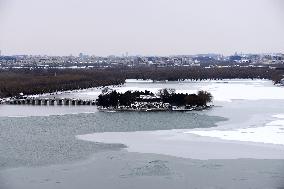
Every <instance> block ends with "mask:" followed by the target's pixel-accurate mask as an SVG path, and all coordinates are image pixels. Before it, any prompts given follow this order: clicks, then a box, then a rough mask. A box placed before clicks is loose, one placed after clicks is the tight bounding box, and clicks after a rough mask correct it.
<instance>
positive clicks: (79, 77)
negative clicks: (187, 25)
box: [0, 67, 284, 98]
mask: <svg viewBox="0 0 284 189" xmlns="http://www.w3.org/2000/svg"><path fill="white" fill-rule="evenodd" d="M283 75H284V70H283V69H282V70H276V69H269V68H261V67H260V68H259V67H253V68H251V67H227V68H202V67H196V68H192V67H165V68H147V67H145V68H125V67H124V68H104V69H32V70H30V69H9V70H0V97H1V98H3V97H11V96H17V95H19V93H24V94H25V95H31V94H42V93H51V92H56V91H65V90H76V89H84V88H90V87H101V86H108V85H120V84H124V82H125V79H152V80H154V81H161V80H169V81H178V80H185V79H190V80H205V79H211V80H222V79H235V78H240V79H270V80H273V81H274V83H279V82H280V80H281V79H282V78H283Z"/></svg>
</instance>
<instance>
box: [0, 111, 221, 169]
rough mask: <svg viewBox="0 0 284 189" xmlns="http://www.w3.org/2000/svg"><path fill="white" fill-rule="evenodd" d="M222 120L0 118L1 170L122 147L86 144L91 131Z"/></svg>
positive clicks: (181, 116)
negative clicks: (84, 135)
mask: <svg viewBox="0 0 284 189" xmlns="http://www.w3.org/2000/svg"><path fill="white" fill-rule="evenodd" d="M224 120H225V119H224V118H221V117H216V116H208V115H202V114H199V113H194V112H192V113H178V112H177V113H168V112H159V113H137V112H129V113H105V112H97V113H94V114H75V115H74V114H72V115H60V116H59V115H58V116H47V117H18V118H16V117H14V118H11V117H1V118H0V169H1V168H9V167H19V166H38V165H48V164H57V163H64V162H69V161H74V160H78V159H81V158H86V157H88V156H89V155H91V154H93V153H95V152H99V151H104V150H119V149H121V148H123V147H125V146H124V145H121V144H102V143H93V142H86V141H81V140H77V139H76V137H75V136H76V135H82V134H88V133H94V132H131V131H147V130H168V129H189V128H207V127H213V126H216V123H217V122H218V121H224Z"/></svg>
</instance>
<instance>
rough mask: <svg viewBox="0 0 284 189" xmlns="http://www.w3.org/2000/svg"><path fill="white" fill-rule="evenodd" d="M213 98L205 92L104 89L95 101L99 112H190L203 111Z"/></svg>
mask: <svg viewBox="0 0 284 189" xmlns="http://www.w3.org/2000/svg"><path fill="white" fill-rule="evenodd" d="M212 99H213V96H212V95H211V93H209V92H206V91H198V92H197V94H188V93H186V94H183V93H176V92H175V89H167V88H165V89H161V90H159V91H158V92H157V94H154V93H153V92H150V91H147V90H145V91H144V92H143V91H130V90H129V91H126V92H125V93H119V92H117V91H116V90H110V89H108V88H107V89H105V90H103V92H102V94H100V95H99V97H98V99H97V105H98V109H99V110H101V111H192V110H203V109H207V108H209V107H211V106H209V105H208V103H210V102H212Z"/></svg>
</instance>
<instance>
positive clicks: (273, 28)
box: [0, 0, 284, 56]
mask: <svg viewBox="0 0 284 189" xmlns="http://www.w3.org/2000/svg"><path fill="white" fill-rule="evenodd" d="M283 8H284V3H283V1H281V0H251V1H245V0H239V1H236V0H230V1H225V0H216V1H214V2H213V1H206V0H202V1H199V2H195V1H185V0H178V2H172V1H170V0H164V1H161V0H157V1H150V0H145V1H138V0H134V1H133V0H132V1H131V0H122V1H119V2H118V1H114V0H106V1H103V2H101V1H98V0H95V1H91V0H84V1H77V0H70V1H65V0H63V1H60V2H58V1H55V0H50V1H44V0H43V1H36V0H27V1H20V0H9V1H8V0H0V23H1V26H2V27H1V30H0V49H1V52H2V54H3V55H15V54H31V55H51V56H52V55H55V56H57V55H58V56H68V55H70V54H73V55H78V54H79V53H80V52H82V53H84V54H89V55H96V56H108V55H118V56H121V55H122V54H125V53H126V52H128V54H129V55H144V56H151V55H154V56H155V55H158V56H169V55H189V54H206V53H216V54H224V55H230V54H234V53H235V52H243V53H258V54H259V53H283V50H284V38H283V37H282V35H283V33H284V24H283V23H284V22H283V21H284V13H283V11H281V10H283Z"/></svg>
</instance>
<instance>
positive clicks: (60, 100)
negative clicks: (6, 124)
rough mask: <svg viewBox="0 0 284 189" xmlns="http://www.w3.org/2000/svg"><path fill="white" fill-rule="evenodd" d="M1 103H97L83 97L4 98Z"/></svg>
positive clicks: (53, 104)
mask: <svg viewBox="0 0 284 189" xmlns="http://www.w3.org/2000/svg"><path fill="white" fill-rule="evenodd" d="M0 104H11V105H38V106H41V105H45V106H48V105H49V106H55V105H57V106H77V105H85V106H91V105H96V101H95V100H82V99H74V98H36V97H35V98H33V97H27V98H21V99H17V98H11V99H9V100H2V101H0Z"/></svg>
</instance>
